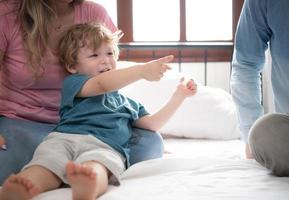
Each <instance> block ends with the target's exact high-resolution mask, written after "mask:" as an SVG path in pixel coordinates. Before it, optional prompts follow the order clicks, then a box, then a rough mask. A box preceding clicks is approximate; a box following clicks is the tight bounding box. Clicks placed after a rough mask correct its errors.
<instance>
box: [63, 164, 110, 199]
mask: <svg viewBox="0 0 289 200" xmlns="http://www.w3.org/2000/svg"><path fill="white" fill-rule="evenodd" d="M66 175H67V179H68V182H69V184H70V186H71V188H72V196H73V200H95V199H96V198H97V197H99V196H100V195H102V194H103V193H104V192H105V191H106V190H107V186H108V176H109V171H108V170H107V169H106V167H105V166H103V165H102V164H101V163H99V162H96V161H88V162H84V163H82V164H76V163H73V162H69V163H68V164H67V165H66Z"/></svg>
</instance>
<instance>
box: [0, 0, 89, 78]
mask: <svg viewBox="0 0 289 200" xmlns="http://www.w3.org/2000/svg"><path fill="white" fill-rule="evenodd" d="M2 1H5V0H2ZM6 1H12V0H6ZM83 1H84V0H73V1H72V2H71V3H72V4H78V3H82V2H83ZM14 2H15V6H16V9H15V12H17V23H19V24H20V26H21V29H22V35H23V42H24V47H25V49H26V51H27V56H28V59H27V61H28V66H29V68H30V69H31V71H32V73H33V74H34V75H35V77H37V72H38V70H39V69H40V68H41V58H42V56H43V54H44V52H45V51H46V50H47V48H48V35H49V30H48V26H47V25H48V24H50V23H51V22H52V20H55V18H56V13H55V10H54V7H53V2H54V0H14Z"/></svg>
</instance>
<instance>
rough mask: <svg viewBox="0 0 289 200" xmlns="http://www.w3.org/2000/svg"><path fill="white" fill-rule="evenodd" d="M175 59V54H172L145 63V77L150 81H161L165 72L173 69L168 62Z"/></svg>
mask: <svg viewBox="0 0 289 200" xmlns="http://www.w3.org/2000/svg"><path fill="white" fill-rule="evenodd" d="M173 59H174V56H173V55H170V56H165V57H162V58H159V59H157V60H153V61H150V62H147V63H145V64H143V70H142V73H143V74H142V75H143V78H144V79H146V80H148V81H159V80H160V79H161V78H162V77H163V76H164V73H165V72H166V71H167V70H169V69H171V67H170V66H169V65H168V64H167V63H168V62H171V61H172V60H173Z"/></svg>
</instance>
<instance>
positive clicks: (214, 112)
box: [120, 72, 240, 140]
mask: <svg viewBox="0 0 289 200" xmlns="http://www.w3.org/2000/svg"><path fill="white" fill-rule="evenodd" d="M181 76H182V75H181V74H180V73H176V72H169V73H167V74H166V75H165V77H164V78H163V79H162V80H161V81H159V82H148V81H145V80H141V81H138V82H136V83H134V84H131V85H129V86H127V87H126V88H124V89H122V90H121V91H120V92H121V93H122V94H124V95H126V96H128V97H130V98H132V99H134V100H137V101H139V102H140V103H142V104H143V105H144V106H145V108H146V109H147V110H148V111H149V112H150V113H154V112H156V111H158V110H159V109H160V108H161V107H162V105H164V104H165V103H166V102H167V101H168V99H169V98H170V97H171V95H172V93H173V92H174V91H175V88H176V86H177V84H178V82H179V80H180V78H181ZM159 132H160V133H162V134H164V135H170V136H177V137H187V138H200V139H201V138H202V139H204V138H206V139H224V140H229V139H236V138H239V136H240V133H239V131H238V128H237V117H236V109H235V106H234V103H233V101H232V99H231V96H230V94H229V93H227V92H226V91H224V90H222V89H218V88H212V87H207V86H201V85H200V84H198V92H197V94H196V95H195V96H192V97H189V98H187V99H186V100H185V101H184V103H183V104H182V105H181V107H180V108H179V109H178V111H177V112H176V113H175V115H174V116H173V117H172V118H171V119H170V120H169V121H168V123H167V124H166V125H165V126H164V127H163V128H162V129H161V130H160V131H159Z"/></svg>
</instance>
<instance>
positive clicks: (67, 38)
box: [58, 23, 123, 67]
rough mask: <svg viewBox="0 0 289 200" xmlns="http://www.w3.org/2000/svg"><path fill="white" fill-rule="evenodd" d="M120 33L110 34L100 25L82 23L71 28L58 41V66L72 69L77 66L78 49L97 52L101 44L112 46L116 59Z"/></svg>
mask: <svg viewBox="0 0 289 200" xmlns="http://www.w3.org/2000/svg"><path fill="white" fill-rule="evenodd" d="M122 35H123V34H122V31H120V30H118V31H116V32H114V33H112V32H111V31H110V30H109V29H108V28H106V27H105V26H104V25H102V24H100V23H84V24H77V25H74V26H72V27H71V28H70V29H69V30H68V31H67V32H66V34H65V35H64V36H63V37H62V38H61V39H60V42H59V46H58V55H59V61H60V64H61V65H63V66H64V67H73V66H75V65H76V64H77V55H78V52H79V49H80V48H83V47H88V48H90V49H92V50H93V51H95V50H97V49H98V48H99V47H100V46H101V44H102V43H107V44H109V45H111V46H112V48H113V53H114V56H115V58H116V59H118V55H119V49H118V42H119V40H120V38H121V37H122Z"/></svg>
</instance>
